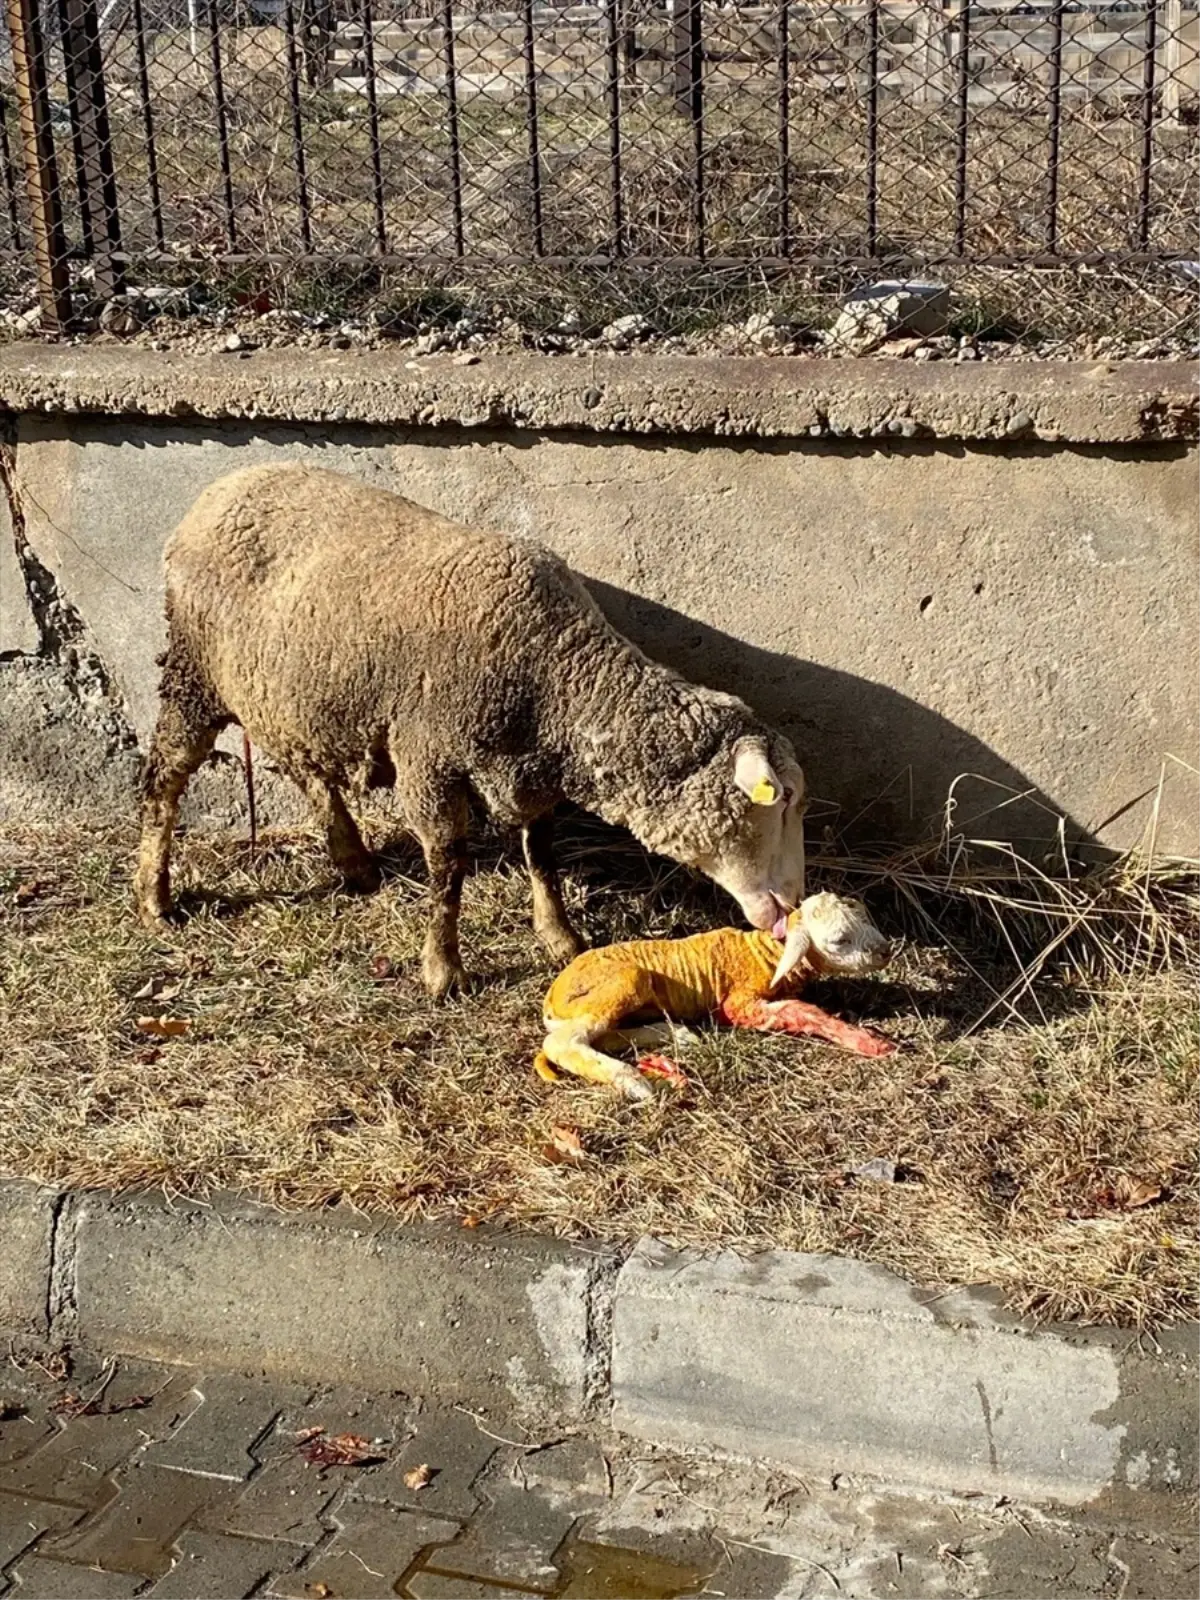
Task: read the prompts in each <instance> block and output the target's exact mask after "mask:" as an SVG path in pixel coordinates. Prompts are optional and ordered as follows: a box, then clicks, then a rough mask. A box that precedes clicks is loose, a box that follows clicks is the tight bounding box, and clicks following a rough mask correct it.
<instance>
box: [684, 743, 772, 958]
mask: <svg viewBox="0 0 1200 1600" xmlns="http://www.w3.org/2000/svg"><path fill="white" fill-rule="evenodd" d="M714 779H715V782H714ZM718 811H719V815H714V813H715V812H718ZM692 822H693V825H694V836H693V841H692V842H693V848H692V849H691V850H686V849H685V850H677V849H676V850H669V851H668V853H669V854H672V855H675V856H676V859H677V860H686V861H687V862H688V864H689V865H690V866H694V867H697V868H699V870H700V871H701V872H703V873H704V874H705V875H706V876H707V877H710V878H711V879H712V880H713V881H714V883H719V884H720V885H721V887H722V889H724V890H726V891H727V893H729V894H731V895H732V896H733V898H734V899H735V900H736V901H737V903H738V905H739V906H741V908H742V914H743V915H744V916H745V918H746V920H747V922H749V923H750V925H751V926H752V927H755V928H775V927H779V928H780V930H781V931H780V937H782V923H783V919H784V918H785V917H786V915H787V913H788V912H789V911H790V910H791V909H792V907H793V906H796V905H799V903H800V901H801V899H802V898H803V896H804V773H803V772H802V771H801V770H800V767H799V764H798V763H797V761H796V757H795V753H794V752H793V750H792V747H791V745H790V744H789V743H788V742H787V740H786V739H784V738H782V737H781V736H780V735H778V734H774V735H771V736H770V737H769V738H768V737H765V736H759V735H753V736H749V737H745V738H741V739H738V740H737V742H736V743H735V744H734V745H733V746H732V748H727V749H726V750H725V751H723V752H722V753H721V754H719V755H718V756H717V758H716V760H715V761H714V762H713V764H712V765H711V766H710V767H709V768H708V769H707V771H706V772H705V774H704V783H703V793H702V794H697V795H696V796H695V808H694V811H693V814H692Z"/></svg>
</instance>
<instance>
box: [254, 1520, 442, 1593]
mask: <svg viewBox="0 0 1200 1600" xmlns="http://www.w3.org/2000/svg"><path fill="white" fill-rule="evenodd" d="M334 1521H335V1522H336V1523H337V1529H338V1531H337V1534H336V1535H335V1537H334V1538H333V1540H332V1541H331V1542H330V1543H329V1544H327V1545H326V1546H325V1547H324V1548H323V1549H322V1550H321V1551H320V1552H319V1553H318V1554H317V1555H316V1556H314V1557H313V1559H312V1561H311V1562H310V1563H309V1565H308V1566H306V1567H303V1568H301V1569H300V1571H298V1572H292V1573H288V1574H287V1575H285V1576H282V1577H278V1578H276V1579H275V1580H274V1582H273V1583H272V1584H271V1586H270V1588H269V1589H268V1591H267V1592H268V1594H270V1595H279V1596H284V1597H286V1600H310V1597H311V1596H312V1595H314V1594H323V1593H329V1594H334V1595H353V1596H355V1597H356V1600H392V1597H393V1596H394V1595H396V1594H397V1593H398V1592H399V1587H400V1579H401V1578H402V1577H403V1576H404V1574H405V1572H407V1570H408V1568H409V1567H410V1566H412V1564H413V1562H414V1561H415V1560H416V1558H417V1557H418V1556H419V1555H420V1553H421V1552H422V1550H426V1549H428V1548H429V1546H430V1545H442V1544H448V1543H449V1542H450V1540H451V1539H453V1538H454V1537H455V1536H456V1534H457V1533H458V1531H459V1530H458V1524H457V1523H456V1522H447V1521H445V1520H444V1519H442V1518H439V1517H429V1516H422V1515H421V1514H420V1512H416V1511H395V1510H393V1509H392V1507H391V1506H380V1505H371V1506H367V1505H360V1504H358V1503H357V1502H355V1501H349V1502H348V1503H347V1504H346V1505H345V1506H344V1507H342V1509H341V1510H339V1511H337V1512H335V1513H334Z"/></svg>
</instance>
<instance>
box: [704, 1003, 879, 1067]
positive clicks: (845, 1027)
mask: <svg viewBox="0 0 1200 1600" xmlns="http://www.w3.org/2000/svg"><path fill="white" fill-rule="evenodd" d="M720 1014H721V1019H722V1021H724V1022H728V1023H729V1024H730V1025H731V1026H732V1027H735V1028H754V1029H757V1030H758V1031H759V1032H761V1033H791V1034H809V1035H811V1036H812V1037H813V1038H816V1039H825V1040H827V1041H828V1042H829V1043H830V1044H836V1045H840V1046H841V1047H842V1049H843V1050H853V1051H854V1052H855V1054H856V1055H860V1056H890V1055H892V1054H893V1053H894V1052H895V1049H896V1046H895V1045H894V1044H893V1042H892V1041H891V1040H890V1039H884V1038H881V1037H880V1035H879V1034H877V1033H871V1032H869V1031H868V1029H866V1028H856V1027H854V1025H853V1024H852V1023H849V1022H843V1021H842V1020H841V1018H840V1017H834V1016H831V1015H830V1014H829V1012H828V1011H822V1010H821V1008H820V1006H812V1005H809V1004H808V1003H807V1002H806V1001H804V1000H762V999H760V998H759V997H758V996H757V995H738V994H735V995H731V996H730V998H729V999H728V1000H726V1001H725V1003H724V1004H723V1005H722V1007H721V1013H720Z"/></svg>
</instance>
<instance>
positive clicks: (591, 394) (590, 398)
mask: <svg viewBox="0 0 1200 1600" xmlns="http://www.w3.org/2000/svg"><path fill="white" fill-rule="evenodd" d="M580 398H581V399H582V401H583V404H584V406H585V407H586V409H587V410H588V411H594V410H595V409H596V407H597V406H598V405H599V404H600V401H601V400H602V399H603V398H604V397H603V395H602V394H601V393H600V391H599V389H585V390H584V391H583V394H582V395H581V397H580Z"/></svg>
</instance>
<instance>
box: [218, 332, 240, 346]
mask: <svg viewBox="0 0 1200 1600" xmlns="http://www.w3.org/2000/svg"><path fill="white" fill-rule="evenodd" d="M221 348H222V350H244V349H245V348H246V341H245V340H244V339H243V338H242V336H241V334H240V333H227V334H226V335H225V342H224V343H223V344H222V346H221Z"/></svg>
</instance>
